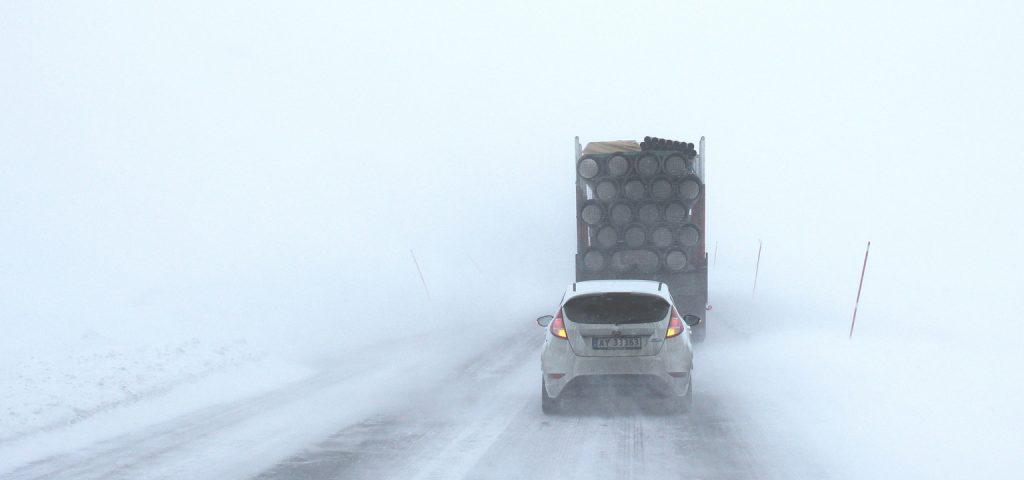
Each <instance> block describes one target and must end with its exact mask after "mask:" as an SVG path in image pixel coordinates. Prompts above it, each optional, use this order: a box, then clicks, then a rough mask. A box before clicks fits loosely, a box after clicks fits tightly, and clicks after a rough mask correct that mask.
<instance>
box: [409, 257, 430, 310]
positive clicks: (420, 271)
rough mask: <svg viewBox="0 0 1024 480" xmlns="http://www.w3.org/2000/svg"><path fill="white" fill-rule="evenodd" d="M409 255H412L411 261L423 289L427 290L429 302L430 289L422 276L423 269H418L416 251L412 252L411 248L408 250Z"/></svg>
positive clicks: (418, 263)
mask: <svg viewBox="0 0 1024 480" xmlns="http://www.w3.org/2000/svg"><path fill="white" fill-rule="evenodd" d="M409 255H412V263H413V265H416V273H418V274H420V281H421V282H423V291H424V292H427V301H428V302H429V301H431V299H430V289H429V288H427V279H425V278H423V270H420V262H417V261H416V253H414V252H413V251H412V250H411V249H410V250H409Z"/></svg>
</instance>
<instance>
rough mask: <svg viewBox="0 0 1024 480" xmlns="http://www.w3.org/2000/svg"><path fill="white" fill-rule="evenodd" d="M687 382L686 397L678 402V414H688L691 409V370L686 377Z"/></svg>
mask: <svg viewBox="0 0 1024 480" xmlns="http://www.w3.org/2000/svg"><path fill="white" fill-rule="evenodd" d="M687 377H688V378H689V380H690V381H689V382H687V385H686V395H685V396H683V401H681V402H679V409H678V412H679V413H688V412H689V411H690V408H692V407H693V370H690V374H689V375H688V376H687Z"/></svg>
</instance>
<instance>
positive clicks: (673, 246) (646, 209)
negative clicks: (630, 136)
mask: <svg viewBox="0 0 1024 480" xmlns="http://www.w3.org/2000/svg"><path fill="white" fill-rule="evenodd" d="M575 147H576V148H575V150H576V155H575V161H576V234H577V235H576V239H577V243H576V281H584V280H605V279H635V280H655V281H658V282H661V284H662V285H664V287H665V288H667V289H668V290H669V292H670V294H671V295H672V299H673V301H674V303H675V305H676V308H677V309H678V310H679V313H680V315H697V316H699V317H700V318H701V322H700V323H699V324H698V325H696V326H695V327H692V330H691V338H692V339H693V340H694V341H702V340H703V339H704V338H705V336H706V334H707V311H708V310H709V309H710V306H709V305H708V255H707V250H706V248H705V214H706V212H705V195H706V191H705V182H704V179H705V173H704V165H705V163H704V162H705V158H704V137H701V139H700V142H699V144H698V147H697V148H695V147H694V144H692V143H686V142H680V141H674V140H667V139H664V138H658V137H644V139H643V141H642V142H637V141H634V140H618V141H606V142H590V143H587V145H586V146H582V145H581V144H580V140H579V137H576V141H575Z"/></svg>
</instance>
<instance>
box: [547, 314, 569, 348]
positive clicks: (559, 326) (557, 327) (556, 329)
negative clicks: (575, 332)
mask: <svg viewBox="0 0 1024 480" xmlns="http://www.w3.org/2000/svg"><path fill="white" fill-rule="evenodd" d="M551 334H552V335H554V336H556V337H558V338H562V339H566V340H568V339H569V335H568V334H567V333H566V331H565V322H564V321H562V309H561V308H559V309H558V313H556V314H555V319H554V320H552V321H551Z"/></svg>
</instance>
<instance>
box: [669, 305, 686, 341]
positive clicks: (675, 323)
mask: <svg viewBox="0 0 1024 480" xmlns="http://www.w3.org/2000/svg"><path fill="white" fill-rule="evenodd" d="M683 328H685V327H684V326H683V321H682V320H681V319H680V318H679V312H677V311H676V308H675V307H672V318H670V319H669V320H668V331H666V332H665V338H672V337H675V336H677V335H679V334H680V333H683Z"/></svg>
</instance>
